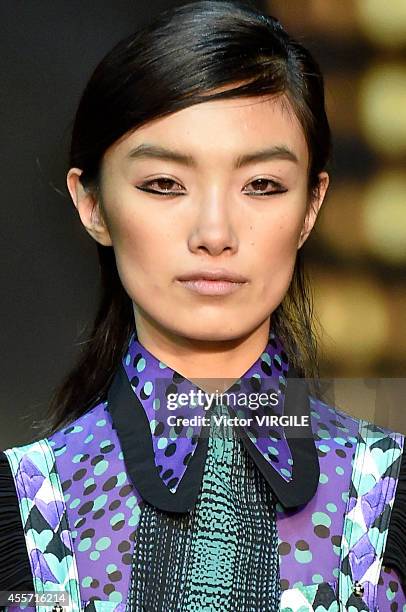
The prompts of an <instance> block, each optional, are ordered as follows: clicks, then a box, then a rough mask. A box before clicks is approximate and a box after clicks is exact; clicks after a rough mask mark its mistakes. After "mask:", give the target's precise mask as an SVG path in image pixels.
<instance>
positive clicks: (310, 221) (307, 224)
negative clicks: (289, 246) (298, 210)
mask: <svg viewBox="0 0 406 612" xmlns="http://www.w3.org/2000/svg"><path fill="white" fill-rule="evenodd" d="M329 181H330V177H329V175H328V174H327V172H320V174H319V185H318V188H317V190H316V193H315V195H314V196H313V198H312V200H311V202H310V203H309V206H308V209H307V212H306V216H305V218H304V221H303V227H302V231H301V232H300V237H299V243H298V247H297V248H298V249H300V247H301V246H302V245H303V244H304V242H305V241H306V240H307V238H308V236H309V234H310V232H311V231H312V229H313V225H314V224H315V222H316V218H317V215H318V214H319V210H320V208H321V205H322V204H323V200H324V196H325V195H326V191H327V187H328V184H329Z"/></svg>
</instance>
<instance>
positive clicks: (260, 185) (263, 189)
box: [248, 178, 286, 195]
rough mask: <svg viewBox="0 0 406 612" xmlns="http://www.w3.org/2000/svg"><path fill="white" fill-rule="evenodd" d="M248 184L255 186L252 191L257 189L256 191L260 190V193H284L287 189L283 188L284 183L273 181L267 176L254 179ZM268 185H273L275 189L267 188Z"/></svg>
mask: <svg viewBox="0 0 406 612" xmlns="http://www.w3.org/2000/svg"><path fill="white" fill-rule="evenodd" d="M248 185H252V186H253V189H252V190H251V193H252V192H255V191H256V192H259V195H268V194H272V193H283V191H286V190H283V189H282V185H281V184H280V183H277V182H276V181H273V180H272V179H267V178H258V179H255V180H254V181H251V183H249V184H248ZM268 185H271V186H273V187H274V188H275V189H273V190H272V191H270V190H267V186H268Z"/></svg>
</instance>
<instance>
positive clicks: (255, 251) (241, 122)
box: [68, 97, 328, 341]
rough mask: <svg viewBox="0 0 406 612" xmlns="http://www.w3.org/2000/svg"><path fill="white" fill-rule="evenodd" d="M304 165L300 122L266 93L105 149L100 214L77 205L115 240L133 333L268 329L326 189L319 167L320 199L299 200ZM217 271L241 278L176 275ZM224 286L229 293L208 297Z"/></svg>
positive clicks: (211, 104)
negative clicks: (193, 280) (147, 327)
mask: <svg viewBox="0 0 406 612" xmlns="http://www.w3.org/2000/svg"><path fill="white" fill-rule="evenodd" d="M307 166H308V150H307V145H306V141H305V137H304V134H303V130H302V128H301V126H300V124H299V122H298V121H297V119H296V117H295V116H294V114H293V112H289V111H288V109H287V107H286V106H285V107H282V105H281V101H280V100H272V99H269V98H268V99H267V100H266V99H265V98H259V97H255V98H239V99H229V100H215V101H207V102H204V103H202V104H198V105H195V106H191V107H189V108H186V109H184V110H181V111H178V112H176V113H174V114H171V115H170V116H167V117H165V118H161V119H157V120H155V121H153V122H151V123H149V124H148V125H145V126H144V127H141V128H139V129H137V130H136V131H135V132H133V133H132V134H130V135H128V136H126V137H125V138H123V139H121V140H120V141H118V142H117V143H115V144H114V145H113V146H111V147H110V148H109V149H108V150H107V152H106V154H105V156H104V158H103V163H102V172H101V193H102V210H101V211H100V209H98V208H96V213H97V212H98V211H99V212H100V215H102V216H100V215H98V214H96V215H95V211H93V214H92V213H91V208H92V206H91V205H90V202H89V196H86V195H85V193H84V192H83V191H82V197H79V200H78V202H77V204H76V205H77V207H78V210H79V213H80V216H81V219H82V222H83V223H84V225H85V226H86V228H87V230H88V231H89V232H90V233H91V234H92V235H93V237H94V238H95V239H96V240H98V241H99V242H101V243H102V244H104V245H112V246H113V247H114V252H115V257H116V262H117V269H118V272H119V275H120V278H121V281H122V284H123V286H124V288H125V289H126V291H127V293H128V295H129V296H130V297H131V299H132V300H133V303H134V313H135V317H136V321H137V329H138V328H139V326H142V324H143V322H145V323H147V322H148V323H149V324H151V323H152V324H153V325H154V326H155V327H158V328H159V329H161V330H166V331H167V332H168V333H170V334H175V335H177V336H179V335H180V336H182V337H186V338H188V339H195V340H218V341H221V340H232V339H237V338H239V337H242V336H245V335H248V334H250V333H251V332H252V331H253V330H255V329H257V328H258V327H259V326H261V325H265V324H266V325H267V324H268V322H269V317H270V315H271V313H272V312H273V311H274V310H275V308H276V307H277V306H278V305H279V303H280V302H281V301H282V299H283V297H284V295H285V294H286V292H287V290H288V287H289V284H290V281H291V278H292V273H293V269H294V264H295V258H296V255H297V250H298V248H300V246H301V245H302V244H303V242H304V241H305V240H306V238H307V235H308V234H309V232H310V230H311V228H312V226H313V224H314V221H315V218H316V215H317V212H318V209H319V207H320V205H321V203H322V200H323V197H324V193H325V191H326V189H327V185H328V175H327V174H325V173H323V175H322V176H321V178H322V183H321V189H320V197H319V198H318V199H316V200H314V201H313V202H311V203H310V202H309V201H308V198H307ZM70 172H72V170H71V171H70ZM68 185H70V190H71V193H72V197H74V196H73V189H72V185H73V183H70V181H69V179H68ZM147 190H151V191H152V190H153V191H154V192H155V193H151V192H148V191H147ZM74 199H75V198H74ZM93 203H94V201H93ZM310 204H312V206H311V205H310ZM103 221H104V222H105V224H103ZM219 268H221V269H223V270H227V271H229V272H231V273H235V274H238V275H241V276H242V277H244V279H245V281H244V282H242V283H240V284H238V285H236V284H235V283H234V284H232V285H227V286H225V285H224V283H223V285H219V283H217V285H213V284H211V287H212V288H210V287H209V288H208V289H207V286H208V285H207V283H206V285H204V283H203V284H202V285H203V291H204V290H205V289H204V287H206V291H208V292H212V293H209V294H208V293H200V292H198V291H196V290H194V289H193V288H192V287H191V286H188V285H187V284H185V283H183V282H181V281H180V280H179V277H180V276H181V275H185V274H189V273H193V272H199V273H200V272H201V273H202V274H203V275H204V272H207V271H213V270H218V269H219ZM224 286H225V287H226V290H227V287H232V288H234V291H232V292H226V293H217V294H213V292H215V291H220V290H221V289H222V287H223V288H224ZM213 287H214V288H213ZM216 287H217V289H216Z"/></svg>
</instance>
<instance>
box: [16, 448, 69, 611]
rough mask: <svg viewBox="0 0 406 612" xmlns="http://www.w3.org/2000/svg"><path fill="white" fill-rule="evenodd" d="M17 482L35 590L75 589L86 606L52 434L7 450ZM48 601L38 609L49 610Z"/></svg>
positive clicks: (38, 591)
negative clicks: (51, 438)
mask: <svg viewBox="0 0 406 612" xmlns="http://www.w3.org/2000/svg"><path fill="white" fill-rule="evenodd" d="M5 454H6V455H7V457H8V460H9V463H10V467H11V469H12V473H13V476H14V480H15V483H16V491H17V495H18V500H19V507H20V514H21V520H22V524H23V528H24V534H25V539H26V544H27V551H28V557H29V560H30V564H31V569H32V575H33V579H34V589H35V592H36V593H37V594H38V595H39V596H40V595H42V594H45V593H47V592H49V591H66V592H67V593H68V594H69V598H70V604H69V610H70V612H81V606H80V591H79V579H78V572H77V567H76V559H75V555H74V551H73V543H72V535H71V531H70V527H69V524H68V520H67V515H66V507H65V502H64V496H63V491H62V487H61V482H60V479H59V475H58V472H57V469H56V465H55V457H54V453H53V451H52V448H51V446H50V444H49V442H48V440H47V439H43V440H39V441H37V442H34V443H31V444H27V445H25V446H20V447H15V448H11V449H8V450H6V451H5ZM49 610H50V607H49V606H47V605H40V606H37V611H38V612H49Z"/></svg>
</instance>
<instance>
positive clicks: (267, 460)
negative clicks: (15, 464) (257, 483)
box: [107, 333, 320, 512]
mask: <svg viewBox="0 0 406 612" xmlns="http://www.w3.org/2000/svg"><path fill="white" fill-rule="evenodd" d="M199 391H200V394H199ZM231 391H233V392H234V396H237V397H239V398H241V397H247V395H248V396H249V397H250V406H249V407H248V406H247V405H246V404H245V405H242V404H241V403H240V404H239V405H236V404H235V403H234V404H232V403H230V402H229V401H228V402H227V406H228V410H229V414H230V417H234V418H235V421H234V422H235V429H236V432H237V434H238V436H239V437H240V438H241V440H242V441H243V444H244V446H245V448H246V449H247V451H248V453H249V454H250V456H251V457H252V459H253V461H254V462H255V464H256V466H257V468H258V469H259V470H260V471H261V472H262V474H263V476H264V477H265V479H266V481H267V482H268V484H269V485H270V486H271V488H272V490H273V491H274V493H275V495H276V497H277V498H278V501H279V502H280V503H281V504H282V505H283V506H284V507H286V508H291V507H296V506H300V505H302V504H305V503H307V502H308V501H309V500H310V499H311V498H312V497H313V496H314V494H315V492H316V489H317V485H318V481H319V475H320V468H319V461H318V455H317V451H316V446H315V441H314V436H313V431H312V427H311V417H310V400H309V393H308V388H307V385H306V382H305V380H304V379H301V378H298V376H297V371H296V370H295V369H294V368H293V367H292V366H290V365H289V363H288V359H287V356H286V353H285V352H284V350H283V345H282V343H281V342H280V340H279V339H278V338H277V337H276V336H275V335H273V334H271V335H270V338H269V342H268V345H267V347H266V349H265V351H264V352H263V353H262V354H261V355H260V357H259V358H258V359H257V360H256V361H255V363H254V364H253V365H252V366H251V367H250V368H249V369H248V370H247V372H246V373H245V374H244V375H243V376H242V377H241V378H240V379H239V380H238V381H236V382H235V383H234V384H233V385H232V386H231V387H230V388H229V389H227V391H226V392H225V393H230V392H231ZM255 394H256V395H255ZM259 394H262V397H263V398H267V397H268V398H270V400H269V401H264V400H262V402H259V403H262V404H263V405H261V406H259V405H258V406H256V405H255V402H253V401H252V397H253V396H254V397H258V395H259ZM107 399H108V410H109V412H110V415H111V418H112V422H113V427H114V428H115V429H116V431H117V435H118V437H119V440H120V443H121V447H122V451H123V457H124V461H125V465H126V468H127V471H128V473H129V476H130V478H131V480H132V482H133V484H134V486H135V488H136V489H137V490H138V492H139V493H140V495H141V497H142V498H143V499H145V500H146V501H148V502H149V503H151V504H153V505H154V506H156V507H158V508H160V509H161V510H165V511H170V512H187V511H190V510H191V509H192V508H193V507H194V504H195V502H196V499H197V496H198V493H199V489H200V485H201V481H202V477H203V471H204V465H205V459H206V454H207V447H208V429H209V425H208V424H207V421H208V420H209V418H210V414H211V412H212V406H213V403H215V398H213V399H212V402H213V403H210V398H209V397H207V396H204V391H203V390H202V389H200V388H199V387H198V386H197V385H196V384H194V383H192V382H191V381H189V380H188V379H186V378H185V377H183V376H182V375H181V374H179V373H178V372H176V371H174V370H173V369H172V368H170V367H169V366H168V365H166V364H165V363H163V362H162V361H160V360H159V359H158V358H157V357H155V356H154V355H152V354H151V353H150V352H149V351H148V350H147V349H146V348H145V347H144V346H143V345H141V343H140V342H139V341H138V339H137V337H136V335H135V333H134V334H133V335H132V336H131V339H130V342H129V345H128V348H127V351H126V354H125V356H124V358H123V360H122V363H120V365H119V367H118V368H117V371H116V374H115V377H114V379H113V382H112V384H111V386H110V388H109V391H108V398H107ZM257 403H258V402H257ZM253 405H254V408H253ZM282 415H283V417H284V418H285V423H286V424H284V425H279V424H275V421H274V422H273V423H272V425H271V426H270V425H269V422H270V421H269V419H270V417H271V416H273V417H275V416H276V417H277V418H279V417H281V416H282ZM175 417H179V418H180V419H181V421H180V422H179V421H177V423H178V424H176V421H175ZM193 417H195V420H194V421H193ZM199 417H200V418H199ZM185 419H188V421H185ZM205 419H206V420H205ZM244 419H246V420H245V421H244ZM249 419H251V421H249ZM185 422H186V423H193V424H190V425H187V424H184V423H185ZM279 422H280V421H279ZM279 422H278V423H279ZM179 423H180V424H179ZM205 423H206V424H205ZM245 423H250V424H249V425H246V424H245ZM299 423H300V425H298V424H299Z"/></svg>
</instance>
